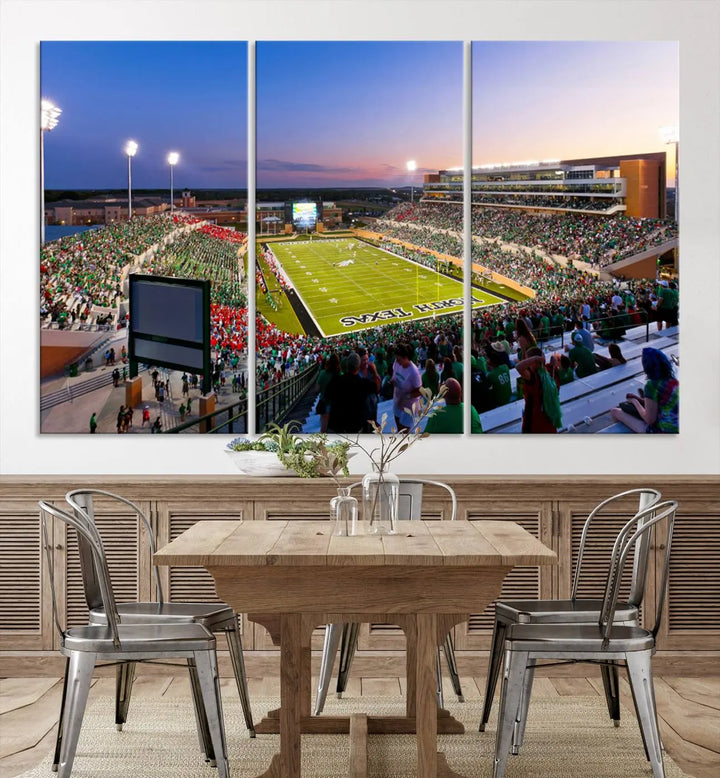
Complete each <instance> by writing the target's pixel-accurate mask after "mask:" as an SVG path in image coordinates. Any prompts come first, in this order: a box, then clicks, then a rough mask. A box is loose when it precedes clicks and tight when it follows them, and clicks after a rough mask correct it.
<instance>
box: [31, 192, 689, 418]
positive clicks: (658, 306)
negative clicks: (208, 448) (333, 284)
mask: <svg viewBox="0 0 720 778" xmlns="http://www.w3.org/2000/svg"><path fill="white" fill-rule="evenodd" d="M193 221H196V220H194V219H192V218H187V217H182V216H176V217H174V219H172V220H171V219H169V218H168V217H166V216H161V217H150V218H148V219H134V220H133V221H132V222H130V223H128V224H123V225H115V226H113V227H108V228H105V229H103V230H98V231H97V232H93V233H85V234H83V235H81V236H76V237H74V238H70V239H67V238H66V239H62V240H60V241H56V242H54V243H50V244H46V245H45V246H44V247H43V252H42V256H41V278H42V287H41V289H42V309H41V310H42V311H43V312H44V315H47V314H48V313H50V314H51V315H52V316H55V317H57V316H59V315H60V314H61V313H63V312H65V315H67V314H69V313H71V312H72V314H73V315H75V313H77V314H78V315H80V316H81V317H82V315H85V316H87V314H88V312H89V310H90V308H91V307H92V306H93V305H105V306H108V307H113V306H116V305H117V303H118V301H119V298H120V297H121V295H122V289H121V280H122V273H123V269H124V268H125V267H126V266H127V265H128V264H130V263H131V262H133V261H134V260H135V258H136V257H137V256H138V255H140V254H142V253H143V252H144V251H146V250H147V249H148V248H149V247H151V246H154V245H156V244H158V243H162V242H163V239H164V238H165V237H166V236H167V235H169V234H170V233H171V232H172V231H173V230H175V229H177V227H178V226H182V225H184V224H192V223H193ZM461 225H462V209H461V207H459V206H457V205H454V204H448V203H443V204H432V205H427V204H413V205H407V204H404V205H401V206H398V207H397V208H395V209H393V211H390V212H389V213H388V214H387V216H386V218H384V219H382V220H380V221H379V222H378V223H377V225H376V231H379V232H381V233H383V234H384V235H385V236H386V237H392V238H396V239H399V240H402V241H404V242H406V243H408V244H411V245H413V246H416V247H418V249H413V248H410V247H408V246H404V247H400V246H398V244H396V243H394V242H391V241H387V242H385V243H382V244H381V245H382V246H383V248H387V250H389V251H392V252H395V253H398V254H401V255H403V256H407V257H409V258H412V259H413V260H414V261H417V262H420V263H422V264H425V265H428V266H430V267H433V268H436V267H438V263H437V260H436V259H435V258H434V257H432V256H429V255H428V254H427V253H426V252H425V251H423V250H422V249H426V250H427V249H429V250H432V251H437V252H439V253H442V254H447V255H450V256H454V257H461V256H462V248H463V247H462V242H461V240H460V235H459V230H460V229H461ZM673 231H674V227H673V226H672V225H668V224H667V223H665V222H658V221H657V220H637V219H626V218H618V217H615V218H613V219H603V218H602V217H590V216H585V215H580V214H565V215H563V216H553V217H552V218H548V217H544V216H543V217H540V216H535V215H530V214H523V213H520V212H518V211H512V212H509V211H504V210H501V209H493V208H487V209H474V211H473V235H474V236H481V237H484V238H490V239H491V240H486V241H483V242H478V243H474V244H473V247H472V257H473V262H475V263H478V264H480V265H482V266H483V267H486V268H488V269H490V270H494V271H496V272H498V273H500V274H501V275H504V276H507V277H509V278H512V279H514V280H516V281H518V282H520V283H522V284H524V285H526V286H528V287H530V288H532V289H534V290H535V291H536V292H537V296H536V298H535V299H534V300H532V301H524V302H522V303H513V302H508V303H507V304H506V305H503V306H495V307H491V308H485V309H481V310H477V311H474V312H473V316H472V345H471V350H472V364H471V375H472V385H471V387H470V391H469V392H466V395H468V398H467V399H469V401H470V402H471V403H472V405H473V407H474V408H475V410H477V411H480V412H482V411H485V410H488V409H490V408H492V407H496V406H497V405H500V404H504V403H506V402H510V401H511V399H513V397H515V396H524V397H525V400H526V407H527V408H532V409H534V410H533V413H534V418H535V420H536V422H535V426H537V425H539V426H540V427H541V429H535V428H533V424H530V423H528V424H527V425H525V424H524V425H523V431H526V432H538V431H550V429H549V426H552V425H554V427H555V428H557V426H558V423H557V422H558V416H557V408H556V407H555V405H556V403H555V404H553V403H549V404H548V405H547V407H545V406H544V405H543V403H542V392H543V388H544V390H545V391H546V393H547V392H549V389H548V388H547V387H548V386H549V383H548V380H547V378H546V376H545V374H544V373H543V372H542V371H545V372H546V373H547V374H548V375H549V376H550V378H551V379H552V381H553V382H554V385H556V386H559V385H561V384H562V383H564V382H567V381H569V380H573V377H574V375H578V376H579V375H580V374H581V372H582V371H583V370H584V369H588V370H589V369H590V368H589V367H584V366H583V365H584V364H589V363H587V362H586V356H585V355H584V354H582V353H581V352H580V351H577V352H576V353H573V351H572V350H571V351H570V352H569V353H568V354H563V355H557V356H554V357H553V358H552V359H551V360H550V362H548V363H547V364H545V361H544V359H540V360H539V359H538V354H537V353H536V352H535V351H534V349H536V348H537V345H538V343H540V344H541V343H542V342H543V341H545V340H547V339H548V338H549V337H551V336H553V335H557V334H559V333H560V332H563V331H564V332H570V331H575V330H579V331H582V332H589V333H591V335H590V336H589V337H590V344H593V342H594V339H593V337H592V334H594V336H595V339H599V340H602V341H605V342H606V343H608V342H610V341H616V340H618V339H620V338H621V337H622V335H623V334H624V332H625V330H626V329H627V328H628V327H630V326H632V325H633V324H638V323H641V322H643V321H645V320H653V321H657V322H658V324H657V326H658V329H660V328H661V327H662V326H663V324H667V325H669V326H670V325H672V324H676V323H677V299H678V298H677V289H676V288H674V287H675V285H672V286H671V285H661V286H659V287H657V286H656V285H655V284H652V283H649V282H642V281H631V282H626V283H623V284H622V285H620V284H619V283H618V282H607V281H601V280H599V279H598V278H597V277H595V276H594V275H592V274H589V273H586V272H584V271H582V270H579V269H578V268H576V267H574V266H573V265H572V263H570V264H569V265H568V266H566V267H563V266H561V265H557V264H554V263H552V262H549V261H548V260H547V259H545V258H543V257H541V256H540V255H539V254H538V253H537V251H536V250H534V247H541V248H542V249H544V250H546V251H550V252H552V253H563V254H565V255H566V256H581V258H585V259H587V258H589V257H590V258H594V260H595V263H596V264H598V263H602V262H603V261H605V260H607V258H608V257H609V256H610V255H612V256H614V257H617V256H620V255H624V254H626V253H635V252H636V251H639V250H642V248H641V247H642V246H646V245H649V244H650V243H651V242H652V241H656V240H657V239H658V235H660V234H661V233H662V235H664V236H665V237H667V235H668V234H672V233H673ZM662 239H664V238H662ZM500 241H502V242H507V243H514V244H516V245H518V244H519V245H521V246H524V247H523V248H516V249H515V250H507V249H506V248H505V247H503V245H501V243H500ZM246 242H247V236H246V235H244V234H243V233H237V232H235V231H233V230H226V229H223V228H218V227H215V226H209V225H205V226H203V227H202V228H199V229H197V230H193V231H191V232H187V233H183V234H181V235H178V236H177V237H176V238H175V240H174V241H173V242H171V243H168V244H167V245H164V246H162V247H161V248H159V249H158V250H157V251H156V252H155V254H154V255H153V256H152V257H150V258H149V260H148V261H147V265H146V266H145V267H144V270H145V271H146V272H151V273H155V274H159V275H171V276H182V277H190V278H209V279H210V280H211V281H212V306H211V322H212V324H211V326H212V340H211V343H212V346H213V348H214V352H215V366H214V378H215V377H216V376H220V375H221V374H224V372H225V370H226V369H227V370H229V371H231V372H232V373H233V387H235V384H236V380H237V370H238V368H239V366H240V360H241V358H242V357H243V356H244V355H245V354H246V353H247V348H248V337H247V335H248V311H247V297H246V291H245V290H244V288H243V285H242V280H241V276H242V264H243V263H242V260H241V256H242V253H243V251H242V250H243V248H244V246H245V245H246ZM261 256H262V259H263V261H264V263H265V265H266V266H267V268H268V269H269V270H270V271H271V272H272V273H273V275H275V277H276V278H277V280H278V282H279V284H280V286H281V287H282V288H287V285H286V284H283V281H282V279H284V274H283V273H282V267H281V266H280V264H279V263H278V261H277V259H276V258H275V256H274V254H273V253H272V251H271V250H270V249H268V248H267V247H265V248H264V249H263V250H262V251H261ZM439 269H443V268H442V267H440V268H439ZM444 269H445V271H446V272H449V273H457V272H458V271H457V268H455V267H454V266H452V265H446V266H445V268H444ZM474 280H475V281H476V282H477V283H479V284H482V282H483V278H482V276H475V277H474ZM260 281H261V282H262V283H264V279H263V277H262V273H260ZM265 286H266V285H265ZM256 333H257V338H256V353H257V387H258V389H259V390H263V389H267V388H269V387H271V386H272V385H273V384H275V383H278V382H280V381H283V380H285V379H286V378H287V377H288V376H292V375H295V374H297V373H299V372H301V371H302V370H304V369H306V368H307V367H309V366H312V365H316V366H318V368H319V374H318V405H317V412H318V413H319V414H320V415H321V417H322V428H323V429H329V430H332V431H335V432H345V431H350V432H352V431H358V430H355V429H349V428H343V429H338V428H337V427H338V426H343V427H344V425H345V423H344V422H339V421H338V420H337V419H338V418H339V417H338V415H337V413H335V414H333V403H335V404H337V403H338V402H340V403H342V402H344V401H343V400H339V399H338V397H339V394H338V392H337V391H336V389H333V388H330V387H331V386H335V387H336V386H337V381H335V383H334V384H333V381H334V379H336V378H337V377H338V376H343V375H347V374H352V375H353V376H355V375H357V376H358V377H359V379H362V380H363V381H367V382H369V383H367V384H364V385H363V386H364V389H363V392H364V393H365V395H367V397H366V399H365V400H363V409H365V408H366V409H367V415H365V416H363V417H362V419H361V421H362V425H361V426H362V428H363V429H365V428H366V427H367V424H368V423H369V421H370V420H371V419H373V418H374V417H373V415H372V414H373V408H375V409H377V404H378V402H379V401H380V400H382V399H390V398H392V397H393V395H395V397H396V399H397V386H398V383H399V376H400V375H401V374H403V375H405V377H406V378H407V380H409V381H410V383H411V385H412V387H413V392H414V391H415V389H417V390H418V391H419V390H421V389H422V388H423V386H424V388H425V389H427V390H430V391H431V392H436V391H437V388H438V387H439V385H441V384H443V383H447V382H448V381H449V380H451V379H452V380H453V381H455V382H457V383H458V384H459V392H458V389H457V388H456V387H455V385H454V384H450V385H449V386H450V388H451V389H452V392H451V393H450V396H451V398H452V399H453V403H452V404H453V405H457V404H458V403H459V402H461V396H462V391H463V386H462V383H463V364H462V354H463V333H462V318H461V317H460V316H458V315H451V316H446V317H442V318H440V319H438V320H435V319H425V320H414V321H409V322H402V323H390V324H387V325H384V326H380V327H374V328H369V329H367V330H365V331H363V332H362V333H359V334H358V333H349V334H347V335H341V336H339V337H335V338H312V337H309V336H304V335H303V336H298V335H290V334H288V333H285V332H283V331H282V330H280V329H278V328H277V327H276V326H275V325H273V324H271V323H270V322H268V321H267V320H265V319H264V318H263V317H261V316H258V318H257V322H256ZM576 345H581V344H574V343H573V349H575V347H576ZM583 345H587V344H583ZM588 350H590V351H592V349H588ZM541 354H542V352H541ZM599 356H602V355H599ZM620 356H621V355H620ZM356 357H357V358H359V361H358V359H356ZM592 359H593V362H594V364H595V366H596V367H595V369H606V368H608V367H610V366H611V365H612V359H617V355H613V354H612V353H608V356H607V357H604V356H603V359H607V360H608V361H607V362H606V363H603V361H602V359H595V358H594V357H593V358H592ZM583 360H585V362H584V361H583ZM541 362H542V364H541ZM398 364H400V365H401V368H402V369H399V368H398ZM518 365H519V367H518V370H519V372H520V375H521V378H522V380H521V381H520V382H519V388H518V389H517V392H518V394H517V395H513V394H512V388H511V386H510V381H509V370H510V368H511V367H512V366H518ZM416 372H417V376H419V377H420V378H419V380H420V384H419V385H418V386H415V384H416V383H417V377H416V375H415V373H416ZM403 380H405V379H403ZM353 381H354V382H355V384H357V381H355V379H353ZM371 385H372V388H371ZM243 390H244V383H243ZM365 390H366V391H365ZM361 393H362V392H361ZM414 396H417V395H414ZM396 405H397V404H396ZM398 410H399V411H400V413H398V412H397V411H398ZM363 413H365V410H363ZM543 414H544V416H543ZM395 415H396V417H397V418H396V424H401V423H402V422H403V418H402V406H399V405H397V407H396V414H395ZM456 415H457V414H456V413H455V414H454V416H453V418H455V417H456ZM448 418H449V416H448ZM353 419H354V420H353V421H352V422H351V424H350V426H356V424H357V419H358V416H357V414H355V415H354V416H353ZM538 419H540V421H537V420H538ZM548 420H549V421H548ZM333 425H335V426H334V427H333ZM478 426H479V420H478ZM436 431H439V430H436ZM474 431H480V430H477V429H476V428H475V425H474Z"/></svg>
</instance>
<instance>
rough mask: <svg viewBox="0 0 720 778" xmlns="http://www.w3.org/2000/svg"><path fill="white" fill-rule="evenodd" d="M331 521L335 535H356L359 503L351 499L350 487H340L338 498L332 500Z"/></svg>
mask: <svg viewBox="0 0 720 778" xmlns="http://www.w3.org/2000/svg"><path fill="white" fill-rule="evenodd" d="M330 520H331V521H332V522H333V535H341V536H344V535H354V534H355V532H354V531H353V530H354V529H355V528H356V527H357V523H358V501H357V500H356V499H355V498H354V497H351V495H350V487H349V486H338V493H337V496H336V497H333V498H332V500H330Z"/></svg>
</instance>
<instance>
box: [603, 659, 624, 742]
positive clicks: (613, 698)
mask: <svg viewBox="0 0 720 778" xmlns="http://www.w3.org/2000/svg"><path fill="white" fill-rule="evenodd" d="M600 671H601V672H602V681H603V687H604V689H605V701H606V702H607V708H608V713H609V714H610V718H611V719H612V722H613V724H614V725H615V726H616V727H619V726H620V687H619V685H618V668H617V664H615V662H610V663H609V664H602V665H600Z"/></svg>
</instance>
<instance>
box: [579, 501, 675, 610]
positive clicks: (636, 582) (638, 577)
mask: <svg viewBox="0 0 720 778" xmlns="http://www.w3.org/2000/svg"><path fill="white" fill-rule="evenodd" d="M632 495H637V496H638V514H636V517H637V516H638V515H640V513H642V514H643V516H644V517H645V518H648V517H651V516H652V513H648V514H645V511H646V510H648V509H651V508H652V506H653V505H656V504H657V503H658V502H660V500H661V499H662V496H661V494H660V492H659V491H658V490H657V489H649V488H641V489H628V490H627V491H625V492H620V493H619V494H615V495H613V496H612V497H608V499H607V500H603V501H602V502H601V503H599V504H598V505H596V506H595V508H593V510H592V511H591V512H590V514H589V516H588V517H587V519H586V520H585V524H584V525H583V529H582V534H581V536H580V548H579V551H578V558H577V564H576V565H575V574H574V576H573V585H572V594H571V599H572V600H575V599H577V598H578V589H579V586H580V580H581V574H582V568H583V561H584V554H585V546H586V544H587V539H588V534H589V533H590V531H591V527H592V524H593V522H594V521H596V520H597V519H598V518H599V517H600V518H602V513H603V510H604V509H605V508H607V507H608V506H609V505H611V504H613V503H615V502H617V501H619V500H622V499H624V498H626V497H630V496H632ZM649 553H650V539H649V537H644V539H643V540H642V542H641V543H639V544H638V546H637V548H636V549H635V551H634V560H633V575H632V581H631V585H630V594H629V596H628V603H629V604H630V605H634V606H635V607H638V606H639V605H640V603H641V602H642V599H643V595H644V593H645V579H646V577H647V563H648V556H649Z"/></svg>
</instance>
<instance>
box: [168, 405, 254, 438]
mask: <svg viewBox="0 0 720 778" xmlns="http://www.w3.org/2000/svg"><path fill="white" fill-rule="evenodd" d="M247 408H248V401H247V397H243V398H241V399H238V401H237V402H234V403H232V405H226V406H225V407H224V408H220V409H219V410H217V411H213V412H212V413H207V414H205V415H204V416H200V417H198V418H197V419H193V420H192V421H186V422H183V423H182V424H178V425H177V426H176V427H172V428H171V429H168V430H163V432H164V433H165V434H171V433H178V432H185V430H189V429H192V428H193V427H197V428H198V430H197V431H198V432H211V433H214V432H219V433H221V434H224V433H229V434H234V433H236V432H243V433H247V431H248V428H247ZM223 417H226V418H225V420H224V421H222V419H223Z"/></svg>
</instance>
